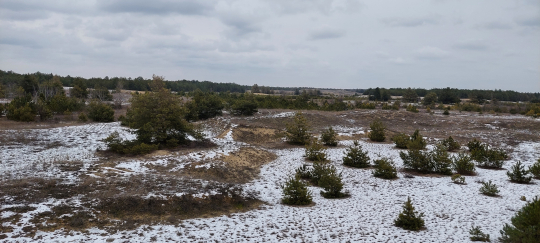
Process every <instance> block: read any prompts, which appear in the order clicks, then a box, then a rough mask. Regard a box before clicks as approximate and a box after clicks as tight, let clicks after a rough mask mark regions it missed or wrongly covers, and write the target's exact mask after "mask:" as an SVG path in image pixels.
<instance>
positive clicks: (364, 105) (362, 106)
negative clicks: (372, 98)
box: [356, 102, 376, 110]
mask: <svg viewBox="0 0 540 243" xmlns="http://www.w3.org/2000/svg"><path fill="white" fill-rule="evenodd" d="M356 107H357V108H360V109H370V110H373V109H375V108H376V105H375V103H370V102H359V103H357V104H356Z"/></svg>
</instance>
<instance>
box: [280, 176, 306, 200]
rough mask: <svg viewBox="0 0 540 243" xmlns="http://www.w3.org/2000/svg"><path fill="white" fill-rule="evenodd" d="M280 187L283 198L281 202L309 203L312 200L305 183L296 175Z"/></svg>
mask: <svg viewBox="0 0 540 243" xmlns="http://www.w3.org/2000/svg"><path fill="white" fill-rule="evenodd" d="M281 188H282V190H283V198H282V199H281V202H282V203H283V204H288V205H309V204H310V203H311V202H312V200H313V197H312V195H311V192H310V191H309V189H308V188H307V186H306V184H304V182H302V181H301V180H300V179H299V178H297V177H293V178H290V179H288V180H287V181H286V182H285V185H282V186H281Z"/></svg>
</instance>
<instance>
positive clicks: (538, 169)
mask: <svg viewBox="0 0 540 243" xmlns="http://www.w3.org/2000/svg"><path fill="white" fill-rule="evenodd" d="M529 172H531V174H532V175H533V176H534V178H536V179H540V159H538V160H537V161H536V162H535V163H534V164H533V165H532V166H529Z"/></svg>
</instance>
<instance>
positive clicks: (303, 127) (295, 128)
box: [285, 112, 311, 145]
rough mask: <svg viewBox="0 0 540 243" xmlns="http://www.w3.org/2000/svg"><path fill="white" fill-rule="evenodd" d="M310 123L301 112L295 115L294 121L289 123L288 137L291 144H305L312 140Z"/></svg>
mask: <svg viewBox="0 0 540 243" xmlns="http://www.w3.org/2000/svg"><path fill="white" fill-rule="evenodd" d="M309 129H310V126H309V123H308V121H307V119H306V118H305V117H304V115H303V114H302V113H301V112H297V113H296V114H295V115H294V122H293V123H287V127H286V130H285V131H286V137H287V142H289V143H291V144H299V145H305V144H308V143H309V142H310V139H311V134H310V133H309Z"/></svg>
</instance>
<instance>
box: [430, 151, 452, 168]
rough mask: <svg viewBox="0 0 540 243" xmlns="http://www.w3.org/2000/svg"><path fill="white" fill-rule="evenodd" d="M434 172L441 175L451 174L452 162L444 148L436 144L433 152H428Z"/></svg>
mask: <svg viewBox="0 0 540 243" xmlns="http://www.w3.org/2000/svg"><path fill="white" fill-rule="evenodd" d="M430 157H431V161H432V165H433V166H434V168H433V169H434V172H436V173H440V174H443V175H451V174H452V169H450V168H451V166H452V160H451V159H450V157H449V155H448V152H447V151H446V147H445V146H443V145H440V144H438V145H437V146H436V147H435V149H434V150H433V151H431V152H430Z"/></svg>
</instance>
